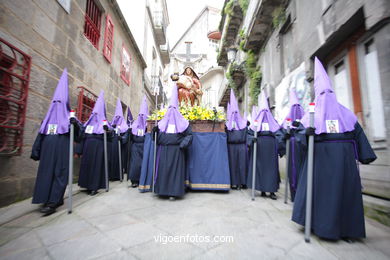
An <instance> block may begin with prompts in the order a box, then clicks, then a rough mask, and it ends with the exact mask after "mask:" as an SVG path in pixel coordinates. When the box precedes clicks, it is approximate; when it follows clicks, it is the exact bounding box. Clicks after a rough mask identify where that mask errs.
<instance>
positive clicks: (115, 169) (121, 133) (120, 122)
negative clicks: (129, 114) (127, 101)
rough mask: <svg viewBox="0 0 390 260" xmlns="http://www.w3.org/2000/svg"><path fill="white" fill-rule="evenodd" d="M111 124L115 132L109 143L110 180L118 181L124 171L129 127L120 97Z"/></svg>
mask: <svg viewBox="0 0 390 260" xmlns="http://www.w3.org/2000/svg"><path fill="white" fill-rule="evenodd" d="M111 126H112V127H113V128H114V129H115V133H114V134H113V136H112V139H111V142H110V143H109V149H108V150H109V153H108V155H109V158H110V159H109V179H110V181H117V180H120V179H121V176H120V175H119V173H121V174H122V173H123V165H124V164H123V157H124V153H123V150H124V149H123V146H125V145H126V144H127V141H128V140H127V139H128V138H127V137H128V136H127V129H128V128H129V127H128V125H127V123H126V121H125V118H124V116H123V110H122V104H121V101H120V99H119V98H118V100H117V102H116V108H115V114H114V118H113V119H112V121H111ZM118 142H120V143H121V164H122V169H120V170H119V149H118Z"/></svg>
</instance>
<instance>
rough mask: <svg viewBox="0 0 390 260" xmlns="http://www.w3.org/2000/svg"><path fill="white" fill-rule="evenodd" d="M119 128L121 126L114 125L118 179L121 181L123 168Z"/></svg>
mask: <svg viewBox="0 0 390 260" xmlns="http://www.w3.org/2000/svg"><path fill="white" fill-rule="evenodd" d="M120 129H121V127H120V126H119V125H118V126H117V127H116V135H117V136H118V155H119V179H120V182H122V181H123V176H122V174H123V169H122V149H121V140H120V136H121V132H120Z"/></svg>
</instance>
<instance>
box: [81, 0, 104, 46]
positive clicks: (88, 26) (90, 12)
mask: <svg viewBox="0 0 390 260" xmlns="http://www.w3.org/2000/svg"><path fill="white" fill-rule="evenodd" d="M101 15H102V12H101V11H100V9H99V7H98V6H97V5H96V3H95V1H94V0H87V7H86V10H85V25H84V35H85V37H87V38H88V40H90V41H91V43H92V44H93V46H95V48H96V49H99V39H100V17H101Z"/></svg>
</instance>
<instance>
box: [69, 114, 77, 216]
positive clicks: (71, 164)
mask: <svg viewBox="0 0 390 260" xmlns="http://www.w3.org/2000/svg"><path fill="white" fill-rule="evenodd" d="M69 120H70V133H69V134H70V137H69V176H68V214H71V213H72V196H73V194H72V193H73V190H72V188H73V142H74V125H73V121H74V120H76V119H75V112H74V110H71V111H70V118H69Z"/></svg>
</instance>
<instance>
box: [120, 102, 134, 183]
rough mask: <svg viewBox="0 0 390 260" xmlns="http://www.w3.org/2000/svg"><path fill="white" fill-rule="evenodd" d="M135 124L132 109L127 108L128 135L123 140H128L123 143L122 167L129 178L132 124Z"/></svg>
mask: <svg viewBox="0 0 390 260" xmlns="http://www.w3.org/2000/svg"><path fill="white" fill-rule="evenodd" d="M132 123H133V115H132V114H131V111H130V107H127V116H126V124H127V126H128V129H127V133H126V135H125V136H124V137H123V138H122V140H123V139H124V138H125V139H126V140H125V141H124V142H123V154H122V167H123V171H124V172H125V173H127V176H129V166H130V149H131V124H132Z"/></svg>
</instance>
